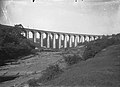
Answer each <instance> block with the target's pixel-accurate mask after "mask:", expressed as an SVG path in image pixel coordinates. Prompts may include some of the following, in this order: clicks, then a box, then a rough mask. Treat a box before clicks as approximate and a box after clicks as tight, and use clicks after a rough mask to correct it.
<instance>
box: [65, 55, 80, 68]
mask: <svg viewBox="0 0 120 87" xmlns="http://www.w3.org/2000/svg"><path fill="white" fill-rule="evenodd" d="M64 60H65V62H66V63H67V64H68V65H69V66H70V65H73V64H76V63H78V62H79V61H80V60H82V58H81V57H80V56H79V55H77V54H73V55H68V56H64Z"/></svg>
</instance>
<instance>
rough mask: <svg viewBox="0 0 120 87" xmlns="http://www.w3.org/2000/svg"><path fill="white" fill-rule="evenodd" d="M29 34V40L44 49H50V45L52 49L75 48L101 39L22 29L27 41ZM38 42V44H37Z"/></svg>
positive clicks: (99, 36) (98, 36)
mask: <svg viewBox="0 0 120 87" xmlns="http://www.w3.org/2000/svg"><path fill="white" fill-rule="evenodd" d="M30 33H31V35H32V38H31V39H32V41H33V42H34V43H40V46H41V47H46V48H51V45H52V48H54V49H55V48H58V49H60V48H67V47H76V46H77V45H78V44H79V43H84V42H89V41H93V40H96V39H101V38H102V35H88V34H75V33H64V32H52V31H44V30H35V29H28V28H24V32H23V34H24V36H25V37H26V38H27V39H30ZM38 37H39V38H38ZM38 40H39V42H37V41H38ZM56 40H57V41H56ZM44 41H46V44H44ZM56 44H57V45H56Z"/></svg>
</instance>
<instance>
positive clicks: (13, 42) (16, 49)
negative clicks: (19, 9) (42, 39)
mask: <svg viewBox="0 0 120 87" xmlns="http://www.w3.org/2000/svg"><path fill="white" fill-rule="evenodd" d="M23 31H24V28H19V27H10V26H4V25H0V65H4V63H5V62H6V61H10V60H11V59H18V58H19V57H21V56H25V55H28V54H31V53H32V50H33V49H34V48H35V45H34V43H32V41H29V40H27V39H26V37H24V36H23V35H22V34H21V33H22V32H23Z"/></svg>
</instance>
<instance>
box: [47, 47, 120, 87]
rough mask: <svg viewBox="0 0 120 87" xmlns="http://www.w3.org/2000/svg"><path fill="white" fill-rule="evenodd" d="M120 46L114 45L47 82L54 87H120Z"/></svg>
mask: <svg viewBox="0 0 120 87" xmlns="http://www.w3.org/2000/svg"><path fill="white" fill-rule="evenodd" d="M119 77H120V45H113V46H110V47H108V48H106V49H104V50H102V51H101V52H100V53H98V54H97V55H96V56H95V57H94V58H92V59H88V60H86V61H81V62H80V63H78V64H76V65H73V66H72V67H70V68H69V69H67V70H66V71H65V72H64V73H63V74H62V75H61V76H60V77H59V78H56V79H54V80H52V81H49V82H47V83H46V84H45V85H52V86H81V87H84V86H85V87H86V86H94V87H119V86H120V78H119Z"/></svg>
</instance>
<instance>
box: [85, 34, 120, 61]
mask: <svg viewBox="0 0 120 87" xmlns="http://www.w3.org/2000/svg"><path fill="white" fill-rule="evenodd" d="M116 44H120V34H117V35H112V36H103V38H102V39H97V40H95V41H92V42H89V43H88V44H86V49H85V51H84V53H83V58H84V59H85V60H86V59H88V58H92V57H94V56H95V55H96V54H97V53H98V52H100V51H101V50H102V49H104V48H106V47H108V46H111V45H116Z"/></svg>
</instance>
